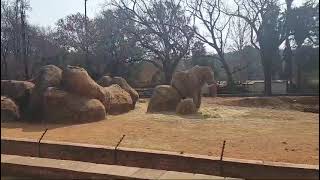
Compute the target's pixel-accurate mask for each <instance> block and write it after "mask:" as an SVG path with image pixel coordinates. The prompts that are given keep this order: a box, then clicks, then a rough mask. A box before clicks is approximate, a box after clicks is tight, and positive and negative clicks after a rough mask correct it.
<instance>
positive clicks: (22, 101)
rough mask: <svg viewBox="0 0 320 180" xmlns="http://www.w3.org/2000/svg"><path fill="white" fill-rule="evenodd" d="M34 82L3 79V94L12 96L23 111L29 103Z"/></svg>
mask: <svg viewBox="0 0 320 180" xmlns="http://www.w3.org/2000/svg"><path fill="white" fill-rule="evenodd" d="M33 88H34V84H33V83H31V82H28V81H15V80H1V95H3V96H7V97H10V98H12V99H13V100H14V101H15V102H16V103H17V104H18V106H19V107H20V108H21V109H20V110H21V111H24V110H25V108H26V107H27V106H28V104H29V99H30V96H31V93H32V90H33Z"/></svg>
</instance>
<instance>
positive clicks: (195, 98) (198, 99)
mask: <svg viewBox="0 0 320 180" xmlns="http://www.w3.org/2000/svg"><path fill="white" fill-rule="evenodd" d="M193 102H194V104H195V105H196V107H197V108H200V104H201V97H200V92H196V93H194V95H193Z"/></svg>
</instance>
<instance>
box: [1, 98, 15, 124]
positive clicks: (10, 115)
mask: <svg viewBox="0 0 320 180" xmlns="http://www.w3.org/2000/svg"><path fill="white" fill-rule="evenodd" d="M19 118H20V112H19V107H18V106H17V105H16V103H15V102H14V101H13V100H12V99H10V98H8V97H6V96H1V122H2V121H12V120H18V119H19Z"/></svg>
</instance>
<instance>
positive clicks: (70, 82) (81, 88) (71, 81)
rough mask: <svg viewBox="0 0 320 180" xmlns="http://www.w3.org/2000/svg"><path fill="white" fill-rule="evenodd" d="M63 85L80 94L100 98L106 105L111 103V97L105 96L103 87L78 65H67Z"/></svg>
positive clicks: (71, 91) (63, 74)
mask: <svg viewBox="0 0 320 180" xmlns="http://www.w3.org/2000/svg"><path fill="white" fill-rule="evenodd" d="M62 87H63V88H64V89H65V90H66V91H68V92H70V93H74V94H77V95H79V96H84V97H87V98H91V99H98V100H100V101H101V102H102V104H103V105H105V107H108V105H109V99H108V97H106V96H105V93H104V90H103V87H101V86H100V85H99V84H97V83H96V82H95V81H94V80H93V79H92V78H91V77H90V76H89V74H88V73H87V71H86V70H85V69H83V68H81V67H77V66H67V67H66V68H65V69H64V70H63V73H62Z"/></svg>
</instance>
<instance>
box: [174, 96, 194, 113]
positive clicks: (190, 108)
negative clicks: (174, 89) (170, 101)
mask: <svg viewBox="0 0 320 180" xmlns="http://www.w3.org/2000/svg"><path fill="white" fill-rule="evenodd" d="M196 112H197V107H196V105H195V104H194V103H193V100H192V99H190V98H188V99H183V100H182V101H180V103H179V104H178V106H177V108H176V113H177V114H194V113H196Z"/></svg>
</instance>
